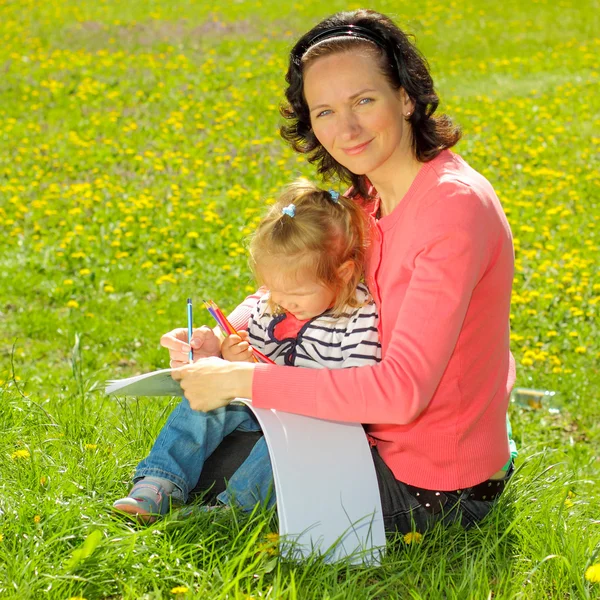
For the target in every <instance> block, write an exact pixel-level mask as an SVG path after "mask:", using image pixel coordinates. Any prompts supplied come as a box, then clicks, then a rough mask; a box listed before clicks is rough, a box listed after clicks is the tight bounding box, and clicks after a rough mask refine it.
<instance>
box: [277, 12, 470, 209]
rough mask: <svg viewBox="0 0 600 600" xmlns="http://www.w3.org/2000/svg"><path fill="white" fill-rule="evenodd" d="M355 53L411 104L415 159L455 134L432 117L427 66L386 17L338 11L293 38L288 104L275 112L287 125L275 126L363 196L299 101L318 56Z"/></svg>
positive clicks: (360, 180) (446, 144)
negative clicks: (370, 60) (370, 59)
mask: <svg viewBox="0 0 600 600" xmlns="http://www.w3.org/2000/svg"><path fill="white" fill-rule="evenodd" d="M349 26H354V27H356V29H354V30H352V31H353V32H359V33H356V34H355V35H348V29H352V28H350V27H349ZM337 28H339V29H337ZM344 29H345V30H346V31H344ZM336 30H338V31H340V33H339V34H338V33H336ZM361 32H362V33H361ZM319 38H321V39H319ZM355 49H358V50H368V51H370V52H373V53H374V56H375V57H376V58H377V59H378V62H379V68H380V69H381V72H382V73H383V75H385V77H386V78H387V80H388V81H389V83H390V85H391V86H392V88H393V89H395V90H399V89H400V88H402V89H403V90H404V91H405V92H406V94H407V95H408V96H409V98H410V99H411V100H412V101H413V102H414V106H415V108H414V111H413V112H412V114H411V115H410V117H409V118H407V121H408V122H409V123H410V126H411V130H412V140H413V151H414V153H415V156H416V158H417V160H419V161H421V162H428V161H430V160H432V159H433V158H435V157H436V156H437V155H438V154H439V153H440V152H441V151H442V150H444V149H446V148H451V147H452V146H454V144H456V143H457V142H458V140H459V139H460V136H461V133H460V129H459V128H458V127H456V126H455V125H454V124H453V123H452V121H451V120H450V118H449V117H447V116H446V115H438V116H435V117H434V116H433V114H434V112H435V111H436V109H437V107H438V104H439V98H438V96H437V94H436V93H435V90H434V87H433V80H432V78H431V75H430V73H429V68H428V65H427V62H426V60H425V58H424V57H423V56H422V55H421V54H420V52H419V51H418V50H417V48H416V47H415V46H414V44H413V43H412V42H411V40H410V39H409V38H408V36H407V35H406V34H405V33H404V32H403V31H402V30H400V29H399V28H398V27H397V26H396V25H395V24H394V23H393V22H392V21H391V19H389V18H388V17H386V16H385V15H382V14H380V13H378V12H375V11H373V10H367V9H359V10H354V11H349V12H339V13H336V14H335V15H333V16H331V17H329V18H327V19H325V20H324V21H321V22H320V23H319V24H318V25H316V26H315V27H313V28H312V29H311V30H310V31H309V32H308V33H306V34H305V35H304V36H302V37H301V38H300V39H299V40H298V42H297V43H296V45H295V46H294V48H293V49H292V51H291V53H290V62H289V66H288V71H287V75H286V81H287V83H288V87H287V89H286V91H285V95H286V98H287V101H288V103H287V105H284V106H282V107H281V114H282V115H283V117H284V118H285V119H287V120H288V121H289V123H288V124H284V125H283V126H282V127H281V130H280V132H281V136H282V137H283V138H284V139H285V140H286V141H287V142H288V143H289V144H290V145H291V146H292V148H293V149H294V150H295V151H296V152H301V153H303V154H309V158H308V160H309V162H311V163H316V164H317V166H318V169H317V170H318V172H319V173H320V174H322V175H323V176H325V177H326V178H331V177H332V176H333V175H337V177H339V178H340V179H341V180H342V181H345V182H347V183H351V184H352V186H353V189H352V191H351V195H356V194H359V195H360V196H362V197H363V198H367V185H368V183H367V181H366V178H365V177H364V176H363V175H357V174H355V173H352V172H351V171H349V170H348V169H346V168H345V167H344V166H342V165H341V164H339V163H338V162H337V161H335V160H334V159H333V158H332V156H331V155H330V154H329V153H328V152H327V151H326V150H325V148H323V146H322V145H321V144H320V142H319V140H317V138H316V136H315V134H314V133H313V130H312V126H311V122H310V112H309V109H308V105H307V103H306V99H305V97H304V82H303V72H304V71H305V69H306V68H307V67H308V66H309V65H310V64H312V63H313V62H314V61H316V60H318V59H319V58H321V57H323V56H329V55H331V54H337V53H343V52H350V51H352V50H355Z"/></svg>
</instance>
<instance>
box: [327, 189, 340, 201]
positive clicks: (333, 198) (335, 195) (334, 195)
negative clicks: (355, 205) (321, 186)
mask: <svg viewBox="0 0 600 600" xmlns="http://www.w3.org/2000/svg"><path fill="white" fill-rule="evenodd" d="M329 197H330V198H331V201H332V202H333V203H334V204H339V203H340V193H339V192H336V191H335V190H329Z"/></svg>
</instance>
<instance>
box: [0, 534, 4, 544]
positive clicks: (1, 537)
mask: <svg viewBox="0 0 600 600" xmlns="http://www.w3.org/2000/svg"><path fill="white" fill-rule="evenodd" d="M2 540H4V535H2V534H1V533H0V542H1V541H2Z"/></svg>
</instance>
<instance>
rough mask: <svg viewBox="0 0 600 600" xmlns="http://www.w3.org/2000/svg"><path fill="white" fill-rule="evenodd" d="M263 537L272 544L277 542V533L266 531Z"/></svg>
mask: <svg viewBox="0 0 600 600" xmlns="http://www.w3.org/2000/svg"><path fill="white" fill-rule="evenodd" d="M265 539H266V540H267V542H271V543H272V544H277V543H278V542H279V534H278V533H267V535H265Z"/></svg>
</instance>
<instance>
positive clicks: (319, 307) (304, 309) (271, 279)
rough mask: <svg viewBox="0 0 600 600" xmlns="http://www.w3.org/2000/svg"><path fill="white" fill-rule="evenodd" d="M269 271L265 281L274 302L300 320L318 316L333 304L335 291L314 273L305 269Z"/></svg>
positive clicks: (264, 278)
mask: <svg viewBox="0 0 600 600" xmlns="http://www.w3.org/2000/svg"><path fill="white" fill-rule="evenodd" d="M269 273H271V275H270V276H266V277H263V282H264V284H265V285H266V286H267V288H268V289H269V291H270V293H271V298H272V300H273V302H274V303H275V304H277V305H278V306H280V307H281V308H282V309H283V310H285V312H287V313H290V314H291V315H293V316H294V317H296V319H298V320H299V321H306V320H308V319H312V318H314V317H317V316H319V315H320V314H321V313H323V312H325V311H326V310H327V309H328V308H331V306H333V302H334V300H335V292H334V291H333V290H332V289H331V288H329V287H327V286H326V285H325V284H323V283H321V282H320V281H317V280H316V279H315V277H314V274H312V273H310V272H307V271H304V270H300V271H296V272H293V273H277V269H274V270H269Z"/></svg>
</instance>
